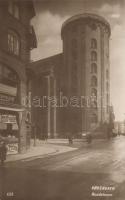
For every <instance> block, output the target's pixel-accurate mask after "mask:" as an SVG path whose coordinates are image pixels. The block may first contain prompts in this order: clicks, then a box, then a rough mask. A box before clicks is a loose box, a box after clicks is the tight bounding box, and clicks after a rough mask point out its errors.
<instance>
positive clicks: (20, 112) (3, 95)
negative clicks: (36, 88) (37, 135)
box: [0, 0, 36, 153]
mask: <svg viewBox="0 0 125 200" xmlns="http://www.w3.org/2000/svg"><path fill="white" fill-rule="evenodd" d="M34 16H35V10H34V6H33V2H32V1H19V0H18V1H13V0H6V1H1V2H0V135H1V136H2V137H4V138H6V139H8V141H9V140H10V141H11V142H10V146H9V150H10V151H11V152H14V151H19V152H20V153H22V152H25V150H26V148H28V146H29V145H30V143H29V141H30V131H29V129H30V127H29V126H27V123H26V121H27V116H28V117H29V116H30V110H28V108H26V107H25V99H26V96H27V95H29V94H28V90H29V89H28V87H29V83H28V81H29V80H28V76H27V66H28V64H29V62H30V50H31V49H33V48H35V47H36V37H35V33H34V30H33V27H32V26H31V25H30V20H31V19H32V18H33V17H34ZM12 141H16V142H15V143H16V144H15V143H14V142H12Z"/></svg>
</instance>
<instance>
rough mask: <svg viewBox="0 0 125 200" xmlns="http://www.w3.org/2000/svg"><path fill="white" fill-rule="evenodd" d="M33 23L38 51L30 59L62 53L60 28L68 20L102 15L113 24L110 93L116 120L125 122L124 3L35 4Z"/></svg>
mask: <svg viewBox="0 0 125 200" xmlns="http://www.w3.org/2000/svg"><path fill="white" fill-rule="evenodd" d="M34 5H35V11H36V16H35V17H34V18H33V20H32V24H33V26H34V29H35V32H36V36H37V41H38V47H37V48H36V49H34V50H32V53H31V59H32V60H34V61H35V60H40V59H42V58H46V57H49V56H52V55H55V54H58V53H61V52H62V40H61V34H60V33H61V26H62V23H63V22H64V21H65V20H66V19H68V18H69V17H71V16H73V15H75V14H81V13H85V12H89V13H95V14H99V15H101V16H103V17H105V19H106V20H107V21H108V22H109V23H110V25H111V37H110V79H111V80H110V91H111V104H112V105H113V107H114V112H115V119H116V120H123V119H125V12H124V11H125V0H34Z"/></svg>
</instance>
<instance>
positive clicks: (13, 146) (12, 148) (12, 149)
mask: <svg viewBox="0 0 125 200" xmlns="http://www.w3.org/2000/svg"><path fill="white" fill-rule="evenodd" d="M17 153H18V143H10V144H7V155H12V154H17Z"/></svg>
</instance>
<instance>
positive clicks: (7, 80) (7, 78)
mask: <svg viewBox="0 0 125 200" xmlns="http://www.w3.org/2000/svg"><path fill="white" fill-rule="evenodd" d="M0 83H3V84H6V85H10V86H14V87H17V83H18V77H17V74H16V73H15V72H14V71H13V70H11V69H9V68H8V67H6V66H4V65H2V64H0Z"/></svg>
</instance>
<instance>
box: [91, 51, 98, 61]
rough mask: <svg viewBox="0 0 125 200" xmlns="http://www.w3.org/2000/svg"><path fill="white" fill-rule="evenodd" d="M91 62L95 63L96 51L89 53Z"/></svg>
mask: <svg viewBox="0 0 125 200" xmlns="http://www.w3.org/2000/svg"><path fill="white" fill-rule="evenodd" d="M91 61H97V53H96V51H92V52H91Z"/></svg>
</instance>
